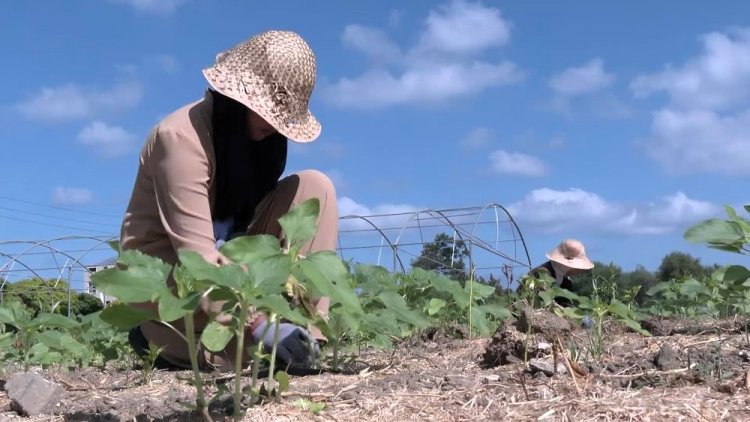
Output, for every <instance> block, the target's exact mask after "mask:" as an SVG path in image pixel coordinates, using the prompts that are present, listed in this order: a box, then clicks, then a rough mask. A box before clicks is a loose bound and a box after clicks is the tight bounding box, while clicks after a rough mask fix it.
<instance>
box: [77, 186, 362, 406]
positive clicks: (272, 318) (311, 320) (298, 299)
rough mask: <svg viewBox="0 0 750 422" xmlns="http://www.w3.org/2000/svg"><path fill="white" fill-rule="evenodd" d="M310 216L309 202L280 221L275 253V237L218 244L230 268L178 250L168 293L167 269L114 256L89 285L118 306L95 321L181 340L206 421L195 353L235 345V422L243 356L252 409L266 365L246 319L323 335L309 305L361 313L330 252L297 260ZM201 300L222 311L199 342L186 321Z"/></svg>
mask: <svg viewBox="0 0 750 422" xmlns="http://www.w3.org/2000/svg"><path fill="white" fill-rule="evenodd" d="M318 214H319V201H318V200H317V199H310V200H307V201H305V202H303V203H302V204H300V205H298V206H296V207H294V208H293V209H292V210H290V212H289V213H287V214H286V215H284V216H283V217H281V218H280V219H279V223H280V225H281V227H282V229H283V231H284V235H285V242H284V245H283V247H282V245H281V244H280V243H279V240H278V239H277V238H275V237H273V236H269V235H255V236H242V237H238V238H235V239H232V240H231V241H229V242H227V243H225V244H223V245H222V246H221V248H220V252H221V253H222V254H223V255H224V256H226V257H227V258H229V259H230V260H231V261H232V263H231V264H227V265H222V266H215V265H212V264H210V263H208V262H206V261H205V260H204V259H203V258H202V257H201V256H200V255H199V254H197V253H195V252H192V251H187V250H181V251H178V255H179V263H178V264H177V265H176V266H175V267H174V271H173V276H174V286H170V285H168V284H167V280H168V275H169V273H170V270H171V268H170V266H169V265H167V264H165V263H164V262H162V261H161V260H159V259H157V258H154V257H149V256H146V255H144V254H141V253H139V252H137V251H121V252H120V255H119V260H118V262H119V264H120V266H119V267H118V268H112V269H109V270H104V271H101V272H98V273H96V274H95V275H94V277H93V280H92V281H93V282H94V284H95V285H96V286H97V289H98V290H100V291H102V292H104V293H106V294H109V295H112V296H114V297H116V298H118V299H119V300H120V301H121V304H119V305H115V306H111V307H109V308H107V309H105V310H104V311H103V312H102V314H101V315H102V318H103V319H105V320H107V321H111V322H112V323H113V324H118V325H120V326H124V327H133V326H136V325H139V324H141V323H143V322H146V321H149V320H156V321H159V322H160V323H162V324H164V325H166V326H168V327H170V328H172V329H173V330H174V331H175V332H177V333H178V334H179V335H180V336H181V337H183V339H184V340H185V341H186V343H187V346H186V347H187V348H188V354H189V356H190V362H191V367H192V369H193V378H194V384H195V386H196V389H197V400H196V404H197V410H198V411H199V412H200V413H201V414H202V415H203V416H204V418H206V419H210V416H209V415H208V412H207V402H206V399H205V395H204V392H203V383H202V379H201V373H200V369H201V368H200V362H199V359H198V354H199V352H200V351H201V350H202V348H205V349H207V350H210V351H220V350H224V349H225V348H226V346H227V345H228V344H229V341H230V340H231V339H232V338H235V340H236V350H235V362H234V372H235V385H234V391H233V400H234V412H235V413H234V418H235V420H239V419H240V418H241V417H242V413H243V412H242V389H241V373H242V369H243V362H244V361H245V357H246V356H247V355H248V354H249V355H250V357H251V359H252V364H253V371H252V373H253V379H252V385H251V403H250V404H251V405H252V404H255V403H257V402H258V398H259V393H260V390H259V389H258V387H257V381H258V374H259V367H260V364H261V360H263V359H264V358H266V355H265V354H264V349H263V344H258V345H256V347H250V348H247V347H246V346H247V345H248V339H246V338H245V323H246V321H247V320H248V317H249V315H250V313H251V312H253V313H262V314H263V315H262V317H264V318H265V319H266V320H267V321H268V324H266V330H267V329H269V328H270V327H271V326H273V324H272V323H274V322H276V323H280V322H282V321H289V322H292V323H294V324H297V325H300V326H306V327H311V326H312V325H313V324H315V325H319V326H322V327H323V328H326V329H327V320H326V319H325V318H324V316H322V315H319V313H318V311H317V310H316V309H315V308H314V307H313V306H312V305H311V302H312V300H311V298H313V297H324V296H325V297H329V298H330V304H331V305H330V306H331V310H334V311H335V312H340V313H343V314H347V315H349V316H350V317H352V318H358V317H359V316H360V315H361V312H362V308H361V306H360V302H359V300H358V298H357V296H356V294H355V293H354V291H353V289H352V288H351V284H350V283H349V282H348V278H347V277H348V272H347V271H346V267H345V266H344V264H343V263H342V262H341V260H340V259H339V258H338V257H337V256H336V255H335V253H333V252H332V251H321V252H314V253H310V254H308V255H307V256H305V257H302V256H300V254H299V252H300V250H301V248H302V246H303V245H304V244H305V242H307V241H308V240H309V239H310V238H311V237H312V236H314V235H315V232H316V224H315V222H316V221H317V217H318ZM206 301H220V302H221V303H223V305H222V310H221V313H220V314H219V315H209V317H210V320H209V322H208V325H207V326H206V327H201V328H202V330H201V336H200V338H196V335H195V333H196V327H195V322H194V316H195V314H196V312H198V311H199V308H200V307H201V304H202V303H205V302H206ZM143 302H153V303H155V304H156V305H157V306H156V309H153V308H145V309H144V308H143V307H136V304H139V303H143ZM290 302H291V304H290ZM202 309H203V308H200V310H202ZM337 309H338V310H337ZM219 316H221V317H220V318H219ZM177 320H182V321H184V326H185V332H184V333H183V332H181V331H180V330H178V329H177V328H175V327H174V326H173V325H172V323H173V322H174V321H177ZM275 326H276V327H277V328H276V331H275V333H274V334H275V335H274V341H273V345H272V350H271V354H270V357H269V361H270V362H269V378H268V383H269V385H268V390H271V391H273V390H275V389H272V388H271V386H272V385H273V380H274V378H273V376H274V372H275V369H276V368H275V355H276V346H277V343H278V340H279V328H278V327H279V324H276V325H275ZM325 331H326V330H324V332H325ZM327 331H329V332H331V331H332V330H327ZM264 334H265V333H264ZM276 379H277V380H278V381H279V387H280V389H282V388H283V387H285V385H284V384H286V382H285V381H286V377H285V376H284V375H282V374H279V375H277V378H276Z"/></svg>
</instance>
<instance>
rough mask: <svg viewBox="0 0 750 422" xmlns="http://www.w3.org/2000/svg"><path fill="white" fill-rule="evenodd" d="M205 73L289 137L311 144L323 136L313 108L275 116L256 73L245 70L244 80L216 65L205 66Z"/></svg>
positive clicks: (216, 86) (220, 89)
mask: <svg viewBox="0 0 750 422" xmlns="http://www.w3.org/2000/svg"><path fill="white" fill-rule="evenodd" d="M203 76H204V77H205V78H206V81H207V82H208V83H209V85H211V87H212V88H213V89H215V90H216V91H218V92H219V93H221V94H223V95H226V96H227V97H229V98H232V99H234V100H236V101H238V102H240V103H241V104H243V105H244V106H245V107H248V108H249V109H251V110H253V111H254V112H256V113H257V114H258V115H259V116H260V117H262V118H263V119H264V120H265V121H267V122H268V123H269V124H270V125H271V126H273V127H274V129H276V130H277V131H278V132H279V133H281V134H282V135H284V136H286V137H287V138H289V139H290V140H292V141H294V142H298V143H308V142H312V141H314V140H315V139H317V138H318V136H320V132H321V125H320V123H319V122H318V120H317V119H316V118H315V116H314V115H313V114H312V113H311V112H310V110H307V113H305V115H304V116H302V117H301V118H293V117H292V116H285V115H275V114H274V113H273V112H272V110H273V103H272V101H271V99H270V98H269V93H268V86H267V84H264V83H263V82H262V80H261V78H259V77H257V76H256V75H253V74H252V73H250V72H247V71H246V72H245V74H244V75H243V76H244V77H243V81H240V80H239V79H238V78H236V77H235V75H234V74H232V73H229V72H222V71H221V69H220V68H218V67H217V66H212V67H209V68H207V69H203ZM239 92H244V93H245V95H238V93H239Z"/></svg>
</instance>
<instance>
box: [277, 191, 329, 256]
mask: <svg viewBox="0 0 750 422" xmlns="http://www.w3.org/2000/svg"><path fill="white" fill-rule="evenodd" d="M319 214H320V201H319V200H318V198H310V199H308V200H306V201H304V202H302V203H301V204H298V205H296V206H294V207H292V209H291V210H289V212H288V213H286V214H285V215H283V216H282V217H281V218H279V224H280V225H281V229H282V230H283V232H284V237H285V238H286V241H287V242H288V243H289V244H290V245H299V244H302V243H305V242H307V241H308V240H310V239H311V238H312V237H313V236H315V232H316V230H317V221H318V215H319Z"/></svg>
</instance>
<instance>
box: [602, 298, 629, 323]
mask: <svg viewBox="0 0 750 422" xmlns="http://www.w3.org/2000/svg"><path fill="white" fill-rule="evenodd" d="M607 310H608V311H609V312H610V313H612V314H614V315H617V316H618V317H620V318H623V319H631V318H632V312H631V310H630V308H628V306H627V305H625V304H624V303H622V302H620V301H619V300H617V299H612V302H610V304H609V307H607Z"/></svg>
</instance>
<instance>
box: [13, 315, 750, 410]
mask: <svg viewBox="0 0 750 422" xmlns="http://www.w3.org/2000/svg"><path fill="white" fill-rule="evenodd" d="M539 320H541V319H539V318H536V315H535V317H534V318H533V321H539ZM550 321H552V319H550ZM556 323H559V321H557V322H556ZM681 324H683V325H685V326H688V325H690V323H689V321H687V322H686V321H682V322H681ZM722 324H729V323H728V322H726V321H723V322H722ZM518 325H519V323H518V321H514V320H511V321H506V322H505V323H504V324H503V325H502V326H501V327H499V328H498V332H497V333H495V335H494V336H493V337H492V338H489V339H470V338H467V337H468V336H467V335H466V330H462V329H459V328H457V327H448V328H446V329H442V330H433V331H428V332H425V333H422V335H420V336H415V337H414V338H412V339H410V340H408V341H405V342H402V343H401V344H399V345H398V346H397V347H396V349H395V351H394V350H363V351H362V352H361V353H359V354H358V355H357V356H355V357H354V358H353V360H352V361H350V362H349V365H348V366H347V368H345V369H346V370H345V371H344V373H331V372H324V373H322V374H319V375H311V376H292V377H291V381H290V391H288V392H286V393H284V394H283V396H282V398H281V399H280V400H279V401H278V402H270V403H265V404H263V405H260V406H255V407H252V408H250V409H248V411H247V413H246V416H245V419H246V420H252V421H267V420H282V421H283V420H289V421H292V420H294V421H302V420H321V421H322V420H336V421H359V420H548V421H553V420H566V421H567V420H709V421H714V420H728V421H730V420H731V421H743V420H744V421H747V420H750V391H749V390H748V388H750V344H749V343H748V342H747V339H746V338H745V334H744V333H742V332H741V331H735V332H731V331H729V332H727V331H726V330H713V331H711V330H709V331H708V332H699V333H694V334H670V335H668V336H657V335H655V336H652V337H644V336H642V335H640V334H637V333H632V332H626V331H625V330H615V331H623V332H622V333H620V334H607V337H606V338H605V341H604V351H603V354H602V356H600V357H592V356H588V354H587V353H586V352H585V350H586V347H587V344H589V337H588V336H589V335H590V332H589V331H586V330H582V329H580V328H577V327H575V326H572V325H571V327H570V330H569V331H567V332H559V331H557V332H555V331H550V330H544V329H540V330H538V332H532V333H531V336H530V337H529V339H528V340H527V338H526V332H520V331H519V330H518ZM727 326H728V325H727ZM532 327H533V325H532ZM523 328H526V327H523ZM540 328H543V327H540ZM673 329H674V328H672V329H670V333H671V332H672V331H671V330H673ZM532 331H535V330H532ZM563 334H564V335H563ZM550 337H554V338H550ZM558 338H559V339H560V340H559V343H557V342H558ZM555 343H557V344H560V343H562V344H563V350H559V349H560V348H559V347H558V348H557V350H555V349H553V346H552V345H553V344H555ZM526 345H528V347H527V346H526ZM524 349H527V351H528V352H529V353H528V354H529V356H528V358H529V359H535V364H534V365H527V364H525V363H523V362H522V361H521V360H522V359H523V351H524ZM519 356H520V357H519ZM555 360H557V364H558V365H557V368H559V369H562V368H565V369H563V370H558V371H552V370H540V369H539V368H555V366H554V363H555ZM541 362H543V363H545V364H544V365H541V364H540V363H541ZM535 368H536V369H535ZM571 371H572V374H571ZM9 372H10V371H9V370H8V369H7V368H6V370H5V373H0V390H1V389H2V386H3V381H2V380H5V379H8V375H9ZM41 373H42V374H43V375H44V376H45V377H46V378H47V379H50V380H53V381H55V382H57V383H58V384H60V385H61V386H62V387H63V388H64V389H65V394H64V395H63V397H62V398H61V399H60V402H59V403H58V404H57V406H56V409H57V411H56V413H55V414H53V415H47V416H37V417H28V418H24V417H21V416H18V415H17V414H16V413H14V412H13V411H11V410H10V409H11V406H10V402H9V400H8V398H7V395H6V394H5V392H4V391H0V421H5V420H8V421H33V422H36V421H42V420H44V421H63V420H80V421H84V420H85V421H120V420H129V421H132V420H136V421H193V420H195V421H197V420H201V419H200V418H199V417H198V415H196V414H195V413H194V412H192V411H190V410H189V409H188V407H187V406H189V404H190V403H193V402H194V400H195V390H194V388H193V387H192V386H191V385H190V383H189V381H188V379H190V377H191V373H190V372H188V371H171V372H169V371H156V372H155V373H154V374H153V378H152V380H151V381H150V382H149V383H145V384H144V383H143V382H142V378H141V372H140V371H137V370H132V371H122V370H105V371H102V370H99V369H94V368H89V369H85V370H79V371H62V370H48V371H41ZM213 377H215V375H214V374H205V378H206V379H211V378H213ZM243 382H246V383H247V382H249V380H247V379H244V380H243ZM209 384H210V387H209V388H208V390H209V393H210V394H209V396H211V394H213V392H215V391H216V386H217V385H225V386H227V387H230V386H231V379H229V378H227V377H225V379H223V380H220V381H216V382H209ZM311 403H319V404H320V405H321V406H323V409H322V410H320V411H319V413H313V412H312V411H311V410H308V409H307V405H309V404H311ZM228 412H231V404H230V402H227V401H223V402H221V401H220V402H218V403H216V404H215V405H214V406H213V407H212V414H213V417H214V420H225V419H228V418H227V417H226V414H227V413H228Z"/></svg>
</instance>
